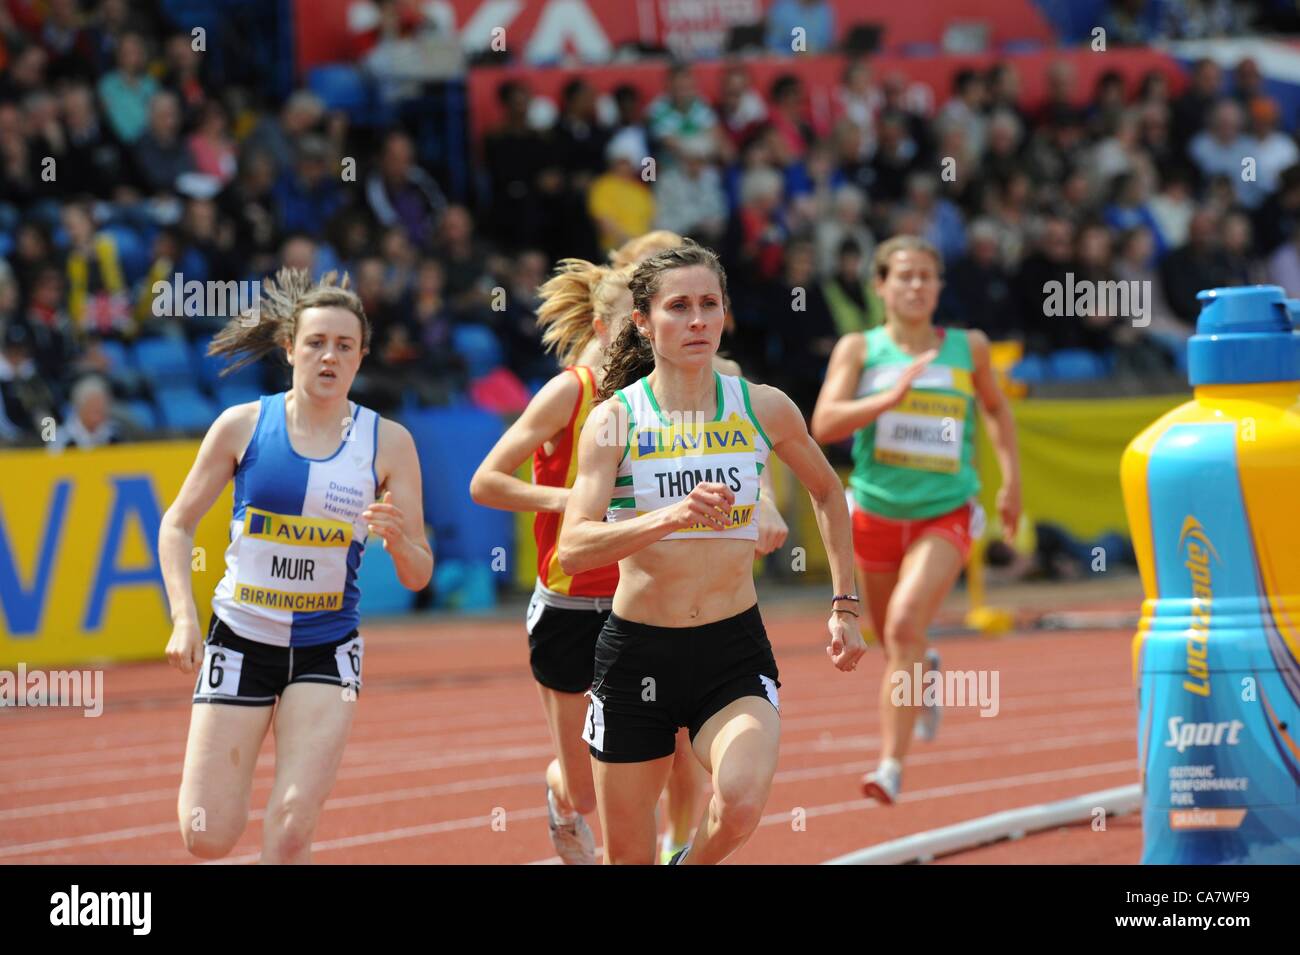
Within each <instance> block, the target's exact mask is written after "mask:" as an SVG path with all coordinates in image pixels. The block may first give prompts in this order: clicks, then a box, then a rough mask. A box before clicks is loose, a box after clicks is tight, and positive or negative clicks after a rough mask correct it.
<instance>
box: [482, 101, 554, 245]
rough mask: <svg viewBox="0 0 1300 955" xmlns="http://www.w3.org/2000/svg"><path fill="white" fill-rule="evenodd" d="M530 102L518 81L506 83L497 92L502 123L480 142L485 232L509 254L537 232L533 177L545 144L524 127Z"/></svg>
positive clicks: (537, 216)
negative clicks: (487, 202) (486, 194)
mask: <svg viewBox="0 0 1300 955" xmlns="http://www.w3.org/2000/svg"><path fill="white" fill-rule="evenodd" d="M531 100H532V93H531V91H530V90H529V88H528V86H527V85H526V84H525V83H524V82H523V81H522V80H507V81H506V82H504V83H502V84H501V85H500V86H499V87H497V102H498V103H499V104H500V105H501V107H502V108H503V109H504V110H505V118H504V119H503V120H502V121H501V125H500V126H498V127H497V128H496V129H494V130H493V131H492V132H490V133H488V134H487V136H485V137H484V139H483V160H484V164H485V165H486V167H487V175H488V182H489V185H490V187H491V189H492V212H491V218H490V221H489V226H490V228H491V231H492V233H493V234H494V235H497V236H500V237H501V238H502V239H503V241H505V242H506V243H507V244H508V245H509V247H511V248H514V247H517V246H518V245H519V244H520V243H523V242H526V241H528V239H529V238H530V237H531V236H533V235H535V234H536V233H537V231H538V230H539V229H540V228H541V223H540V221H539V215H538V210H537V177H538V174H539V173H540V172H541V165H542V163H543V162H544V153H545V142H544V140H543V139H542V136H541V134H540V133H539V132H537V130H535V129H533V128H532V126H530V125H529V123H528V104H529V102H530V101H531Z"/></svg>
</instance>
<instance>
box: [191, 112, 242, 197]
mask: <svg viewBox="0 0 1300 955" xmlns="http://www.w3.org/2000/svg"><path fill="white" fill-rule="evenodd" d="M187 145H188V147H189V151H190V161H191V163H192V164H193V166H194V169H195V171H196V172H199V173H202V174H203V175H205V176H208V177H210V178H211V179H214V180H216V182H217V185H218V188H225V186H226V185H228V184H229V183H230V181H231V180H232V179H234V178H235V172H236V169H237V168H238V164H237V163H236V161H235V143H234V140H232V139H231V138H230V136H229V134H228V132H227V118H226V109H225V107H224V106H222V105H221V103H220V102H218V101H217V100H213V101H212V102H210V103H207V104H206V105H204V106H202V107H201V108H200V110H199V114H198V120H197V127H196V129H195V130H194V132H193V133H192V134H191V135H190V138H189V140H188V143H187Z"/></svg>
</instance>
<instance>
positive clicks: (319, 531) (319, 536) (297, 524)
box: [244, 507, 352, 547]
mask: <svg viewBox="0 0 1300 955" xmlns="http://www.w3.org/2000/svg"><path fill="white" fill-rule="evenodd" d="M244 536H245V537H253V538H257V539H258V540H266V541H273V542H275V543H277V544H289V545H291V546H295V547H347V546H349V545H350V544H351V543H352V525H351V524H348V523H346V522H344V521H331V520H327V519H324V518H319V517H293V516H290V515H288V514H272V513H271V512H270V511H260V510H258V509H257V508H255V507H250V508H248V509H247V510H246V511H245V512H244Z"/></svg>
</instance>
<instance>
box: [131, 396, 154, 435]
mask: <svg viewBox="0 0 1300 955" xmlns="http://www.w3.org/2000/svg"><path fill="white" fill-rule="evenodd" d="M126 413H127V415H128V416H129V417H130V418H131V420H132V421H134V422H135V424H136V426H137V427H139V428H142V429H143V430H145V431H157V430H158V413H157V412H156V411H154V409H153V405H151V404H149V402H147V401H143V400H140V399H137V400H135V401H128V402H127V403H126Z"/></svg>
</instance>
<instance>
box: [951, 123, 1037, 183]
mask: <svg viewBox="0 0 1300 955" xmlns="http://www.w3.org/2000/svg"><path fill="white" fill-rule="evenodd" d="M1023 141H1024V131H1023V129H1022V128H1021V125H1020V120H1019V119H1018V118H1017V117H1016V114H1015V113H1012V112H1009V111H1007V110H1005V109H998V111H997V112H995V113H993V114H992V115H991V116H990V117H989V123H988V145H987V148H986V149H985V151H984V155H983V156H982V157H980V163H979V173H980V177H981V178H983V179H984V180H985V185H987V183H988V182H989V181H993V182H1005V181H1006V179H1007V177H1008V176H1010V175H1011V174H1012V173H1013V172H1016V171H1018V170H1020V169H1023V168H1024V156H1023V154H1022V152H1021V145H1022V143H1023ZM959 178H962V179H974V178H976V177H974V176H963V177H959Z"/></svg>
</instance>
